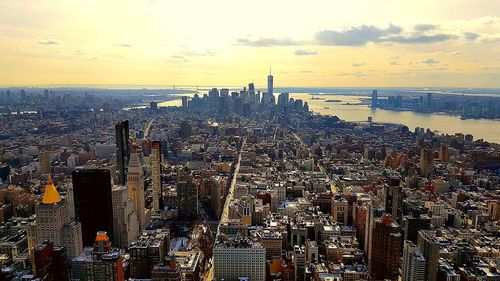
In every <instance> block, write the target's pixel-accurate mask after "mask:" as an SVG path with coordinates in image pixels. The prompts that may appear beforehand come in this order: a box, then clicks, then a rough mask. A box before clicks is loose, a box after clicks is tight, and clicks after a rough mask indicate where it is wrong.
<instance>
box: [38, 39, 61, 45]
mask: <svg viewBox="0 0 500 281" xmlns="http://www.w3.org/2000/svg"><path fill="white" fill-rule="evenodd" d="M38 44H40V45H46V46H48V45H59V44H61V42H59V41H57V40H54V39H47V40H42V41H38Z"/></svg>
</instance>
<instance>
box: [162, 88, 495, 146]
mask: <svg viewBox="0 0 500 281" xmlns="http://www.w3.org/2000/svg"><path fill="white" fill-rule="evenodd" d="M188 96H192V94H191V95H188ZM290 97H291V98H294V99H302V100H304V101H307V102H308V103H309V108H310V110H312V111H314V112H317V113H320V114H322V115H336V116H338V117H339V118H340V119H342V120H345V121H366V120H367V119H368V117H369V116H371V117H372V118H373V121H374V122H381V123H398V124H404V125H406V126H408V127H409V128H410V130H414V129H415V128H416V127H420V128H426V129H427V128H430V129H431V130H433V131H438V132H442V133H445V134H455V133H464V134H472V135H473V136H474V139H480V138H482V139H484V140H486V141H490V142H496V143H500V133H499V132H500V121H498V120H488V119H467V120H461V119H460V118H459V117H458V116H452V115H445V114H429V113H419V112H412V111H393V110H384V109H371V108H370V107H369V106H367V105H355V104H357V103H360V102H361V100H362V99H366V98H368V96H353V95H338V94H335V95H328V94H321V95H314V96H312V95H310V94H309V93H291V94H290ZM312 97H314V99H311V98H312ZM318 98H320V99H318ZM330 99H335V100H340V102H326V101H327V100H330ZM348 103H349V104H348ZM180 105H181V100H180V97H179V99H174V100H169V101H166V102H162V103H160V104H159V106H162V107H163V106H180Z"/></svg>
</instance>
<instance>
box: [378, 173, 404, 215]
mask: <svg viewBox="0 0 500 281" xmlns="http://www.w3.org/2000/svg"><path fill="white" fill-rule="evenodd" d="M402 190H403V188H402V186H401V185H400V180H399V179H397V178H389V179H388V180H387V184H386V185H385V186H384V190H383V192H384V193H383V195H382V202H383V204H384V209H385V211H386V212H387V213H388V214H391V216H392V217H393V218H394V219H396V220H397V219H399V217H400V215H401V204H402V202H403V196H402Z"/></svg>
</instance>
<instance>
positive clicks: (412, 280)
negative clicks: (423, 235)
mask: <svg viewBox="0 0 500 281" xmlns="http://www.w3.org/2000/svg"><path fill="white" fill-rule="evenodd" d="M401 268H402V273H403V274H402V275H403V281H425V258H424V256H423V255H422V253H420V250H419V249H418V246H417V245H415V244H413V242H411V241H404V245H403V261H402V264H401Z"/></svg>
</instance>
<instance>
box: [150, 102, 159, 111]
mask: <svg viewBox="0 0 500 281" xmlns="http://www.w3.org/2000/svg"><path fill="white" fill-rule="evenodd" d="M149 108H150V109H151V110H158V102H156V101H151V102H150V103H149Z"/></svg>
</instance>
